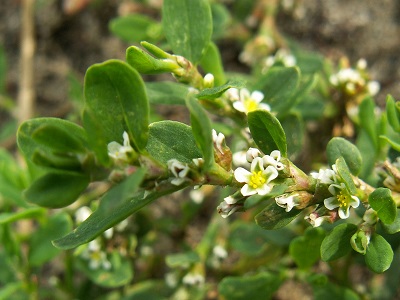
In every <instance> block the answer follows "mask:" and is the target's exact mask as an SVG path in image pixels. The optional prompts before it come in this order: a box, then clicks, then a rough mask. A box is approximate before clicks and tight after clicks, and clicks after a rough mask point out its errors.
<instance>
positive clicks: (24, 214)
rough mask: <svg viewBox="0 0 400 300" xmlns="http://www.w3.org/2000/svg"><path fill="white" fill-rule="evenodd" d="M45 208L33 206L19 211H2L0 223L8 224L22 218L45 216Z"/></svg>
mask: <svg viewBox="0 0 400 300" xmlns="http://www.w3.org/2000/svg"><path fill="white" fill-rule="evenodd" d="M45 212H46V210H45V209H43V208H40V207H31V208H27V209H24V210H22V211H19V212H4V213H0V224H8V223H12V222H15V221H18V220H22V219H35V218H37V217H40V216H43V215H44V213H45Z"/></svg>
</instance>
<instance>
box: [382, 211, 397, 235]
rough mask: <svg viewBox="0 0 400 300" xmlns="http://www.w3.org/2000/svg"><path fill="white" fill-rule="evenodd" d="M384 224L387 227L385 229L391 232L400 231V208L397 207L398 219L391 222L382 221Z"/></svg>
mask: <svg viewBox="0 0 400 300" xmlns="http://www.w3.org/2000/svg"><path fill="white" fill-rule="evenodd" d="M382 226H383V228H384V229H385V231H386V232H387V233H389V234H395V233H397V232H400V209H399V208H397V212H396V219H395V220H394V221H393V223H390V224H385V223H382Z"/></svg>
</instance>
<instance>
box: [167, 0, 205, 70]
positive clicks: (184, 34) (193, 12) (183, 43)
mask: <svg viewBox="0 0 400 300" xmlns="http://www.w3.org/2000/svg"><path fill="white" fill-rule="evenodd" d="M162 25H163V29H164V33H165V36H166V38H167V41H168V44H169V45H170V46H171V48H172V50H173V52H174V53H175V54H179V55H182V56H184V57H185V58H187V59H189V60H190V61H191V62H192V63H194V64H196V63H197V62H199V61H200V59H201V57H202V55H203V53H204V52H205V50H206V49H207V47H208V44H209V42H210V40H211V35H212V16H211V8H210V4H209V2H208V1H207V0H181V1H176V0H164V3H163V8H162Z"/></svg>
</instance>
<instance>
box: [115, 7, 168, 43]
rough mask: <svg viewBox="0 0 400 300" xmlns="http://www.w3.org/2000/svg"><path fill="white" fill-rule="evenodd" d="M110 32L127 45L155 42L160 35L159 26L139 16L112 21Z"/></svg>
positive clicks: (133, 15) (143, 16) (151, 20)
mask: <svg viewBox="0 0 400 300" xmlns="http://www.w3.org/2000/svg"><path fill="white" fill-rule="evenodd" d="M108 27H109V29H110V31H111V32H112V33H113V34H114V35H116V36H118V37H119V38H120V39H122V40H124V41H125V42H128V43H139V42H141V41H144V40H147V41H153V40H157V39H158V38H159V37H160V35H161V30H162V29H161V26H160V25H159V24H158V23H157V22H156V21H155V20H153V19H151V18H149V17H147V16H145V15H139V14H132V15H127V16H122V17H118V18H115V19H112V20H111V21H110V23H109V26H108Z"/></svg>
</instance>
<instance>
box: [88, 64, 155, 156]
mask: <svg viewBox="0 0 400 300" xmlns="http://www.w3.org/2000/svg"><path fill="white" fill-rule="evenodd" d="M85 100H86V109H88V110H89V111H90V112H91V114H92V117H93V118H94V120H92V121H95V122H98V125H99V126H98V127H100V130H101V134H102V135H103V136H104V138H105V139H106V140H107V143H110V142H112V141H122V134H123V132H124V131H126V132H128V134H129V137H130V138H131V142H132V144H133V147H134V148H135V149H136V150H138V151H139V152H140V151H142V150H143V149H144V147H145V146H146V143H147V137H148V123H149V121H148V120H149V103H148V100H147V95H146V90H145V87H144V83H143V80H142V78H141V77H140V75H139V74H138V73H137V71H136V70H135V69H133V68H132V67H130V66H129V65H127V64H126V63H124V62H122V61H118V60H109V61H106V62H104V63H101V64H95V65H93V66H91V67H90V68H89V69H88V71H87V72H86V76H85ZM90 124H91V125H90V126H89V128H86V129H88V130H87V132H88V133H90V134H91V132H90V131H89V130H90V129H92V127H93V124H92V123H91V122H90ZM85 126H87V124H86V123H85ZM90 142H91V143H93V140H90ZM95 147H97V146H95ZM106 147H107V144H105V145H104V148H106Z"/></svg>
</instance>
